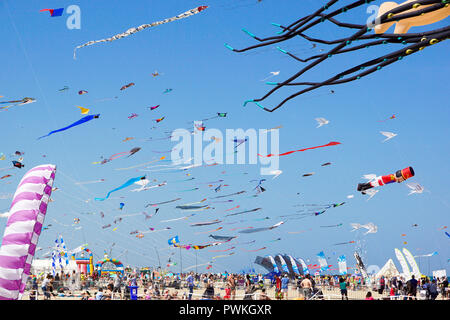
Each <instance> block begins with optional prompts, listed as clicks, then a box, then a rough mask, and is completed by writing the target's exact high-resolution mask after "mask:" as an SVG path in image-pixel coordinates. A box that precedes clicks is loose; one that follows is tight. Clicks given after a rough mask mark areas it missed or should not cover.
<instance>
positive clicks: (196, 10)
mask: <svg viewBox="0 0 450 320" xmlns="http://www.w3.org/2000/svg"><path fill="white" fill-rule="evenodd" d="M206 8H208V6H200V7H197V8H194V9H191V10H189V11H186V12H184V13H182V14H179V15H177V16H175V17H172V18H168V19H164V20H161V21H157V22H153V23H151V24H143V25H141V26H139V27H137V28H130V29H128V30H127V31H125V32H124V33H119V34H116V35H115V36H112V37H111V38H106V39H102V40H94V41H89V42H86V43H85V44H82V45H80V46H78V47H76V48H75V50H74V51H73V58H74V59H76V50H77V49H80V48H83V47H86V46H91V45H93V44H96V43H100V42H111V41H114V40H118V39H122V38H125V37H128V36H129V35H132V34H134V33H136V32H139V31H142V30H144V29H146V28H150V27H155V26H159V25H161V24H164V23H168V22H172V21H175V20H179V19H184V18H187V17H190V16H192V15H194V14H197V13H199V12H201V11H203V10H205V9H206Z"/></svg>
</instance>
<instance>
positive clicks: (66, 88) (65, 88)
mask: <svg viewBox="0 0 450 320" xmlns="http://www.w3.org/2000/svg"><path fill="white" fill-rule="evenodd" d="M67 90H69V87H68V86H64V88H62V89H59V90H58V91H59V92H63V91H67Z"/></svg>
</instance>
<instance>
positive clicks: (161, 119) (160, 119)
mask: <svg viewBox="0 0 450 320" xmlns="http://www.w3.org/2000/svg"><path fill="white" fill-rule="evenodd" d="M164 118H165V117H162V118H159V119H155V120H154V121H156V123H159V122H161V121H163V120H164Z"/></svg>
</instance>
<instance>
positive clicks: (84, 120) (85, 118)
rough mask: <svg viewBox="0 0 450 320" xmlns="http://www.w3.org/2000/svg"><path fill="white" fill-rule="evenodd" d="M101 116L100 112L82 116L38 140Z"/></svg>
mask: <svg viewBox="0 0 450 320" xmlns="http://www.w3.org/2000/svg"><path fill="white" fill-rule="evenodd" d="M99 117H100V114H92V115H89V116H86V117H84V118H81V119H80V120H78V121H76V122H74V123H72V124H71V125H68V126H67V127H64V128H61V129H57V130H53V131H50V133H49V134H47V135H45V136H42V137H39V138H38V140H39V139H42V138H45V137H48V136H50V135H52V134H54V133H57V132H61V131H65V130H67V129H70V128H73V127H75V126H78V125H80V124H83V123H85V122H88V121H91V120H93V119H98V118H99Z"/></svg>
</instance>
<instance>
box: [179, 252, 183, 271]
mask: <svg viewBox="0 0 450 320" xmlns="http://www.w3.org/2000/svg"><path fill="white" fill-rule="evenodd" d="M182 273H183V257H182V256H181V246H180V277H181V274H182Z"/></svg>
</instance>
